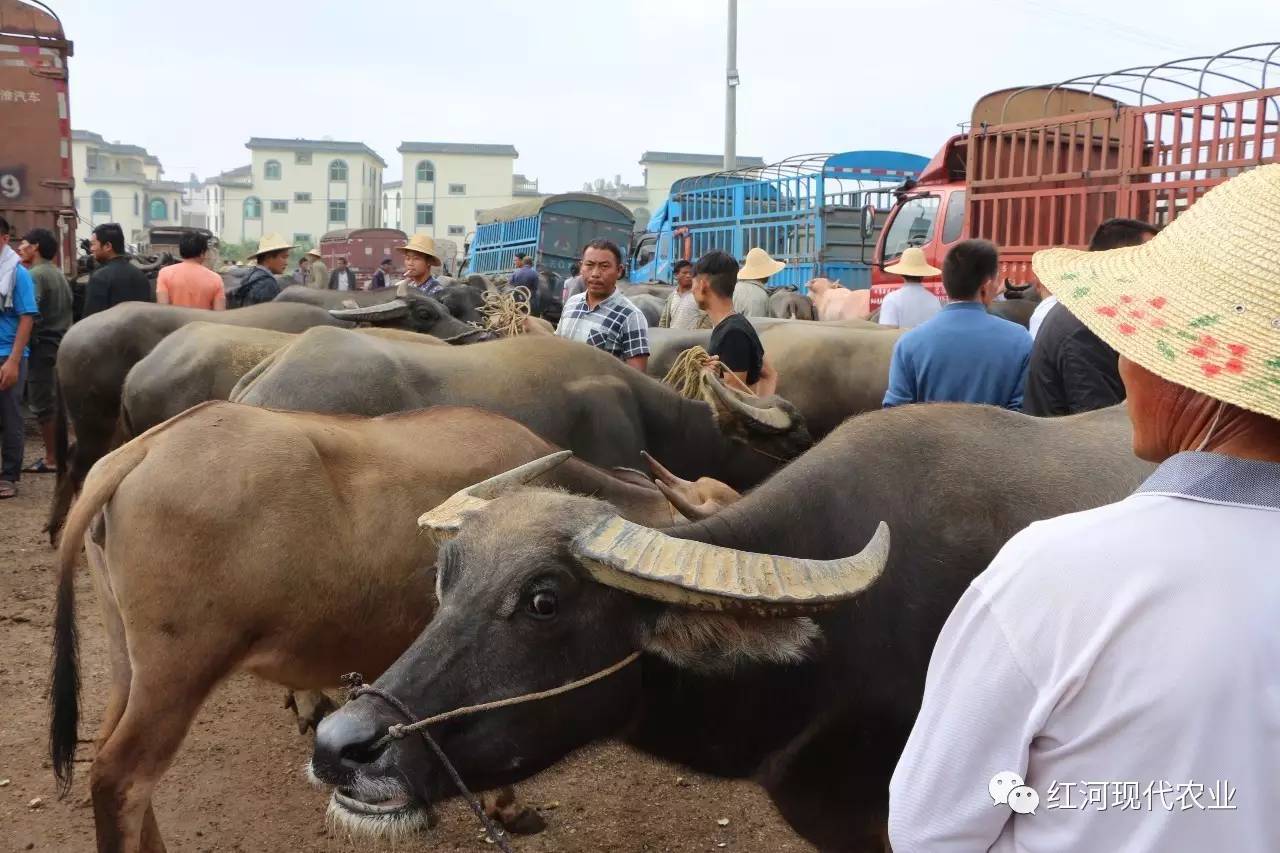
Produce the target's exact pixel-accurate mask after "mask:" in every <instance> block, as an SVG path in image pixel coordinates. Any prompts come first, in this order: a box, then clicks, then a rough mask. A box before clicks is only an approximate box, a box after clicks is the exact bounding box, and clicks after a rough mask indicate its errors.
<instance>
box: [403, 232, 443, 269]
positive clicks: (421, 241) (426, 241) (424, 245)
mask: <svg viewBox="0 0 1280 853" xmlns="http://www.w3.org/2000/svg"><path fill="white" fill-rule="evenodd" d="M396 248H397V249H399V250H400V251H402V252H417V253H418V254H420V255H426V256H427V257H428V258H430V259H431V261H432V264H431V265H432V266H436V267H438V266H440V265H441V261H440V255H439V253H438V252H437V251H436V241H435V240H432V239H431V238H430V237H429V236H427V235H426V234H414V235H413V236H412V237H410V238H409V242H407V243H405V244H404V245H403V246H396Z"/></svg>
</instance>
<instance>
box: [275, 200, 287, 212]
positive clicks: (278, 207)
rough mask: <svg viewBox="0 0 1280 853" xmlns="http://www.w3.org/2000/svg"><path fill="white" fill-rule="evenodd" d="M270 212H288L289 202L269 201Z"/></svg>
mask: <svg viewBox="0 0 1280 853" xmlns="http://www.w3.org/2000/svg"><path fill="white" fill-rule="evenodd" d="M271 212H272V213H288V212H289V202H287V201H273V202H271Z"/></svg>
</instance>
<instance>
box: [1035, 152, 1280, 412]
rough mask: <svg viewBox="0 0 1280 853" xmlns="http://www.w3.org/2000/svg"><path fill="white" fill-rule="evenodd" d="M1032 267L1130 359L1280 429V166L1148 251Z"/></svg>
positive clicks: (1219, 199) (1210, 204)
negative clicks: (1272, 422) (1264, 417)
mask: <svg viewBox="0 0 1280 853" xmlns="http://www.w3.org/2000/svg"><path fill="white" fill-rule="evenodd" d="M1032 267H1033V269H1034V270H1035V273H1036V275H1037V276H1038V277H1039V278H1040V281H1041V282H1043V283H1044V284H1045V286H1047V287H1048V288H1049V289H1050V290H1052V291H1053V293H1054V294H1055V295H1056V296H1057V297H1058V299H1059V301H1061V302H1062V304H1063V305H1065V306H1066V307H1067V309H1068V310H1070V311H1071V313H1073V314H1075V315H1076V316H1077V317H1079V318H1080V320H1081V322H1083V323H1084V324H1085V325H1086V326H1088V327H1089V328H1090V329H1091V330H1093V332H1094V333H1095V334H1097V335H1098V337H1100V338H1102V340H1104V341H1106V342H1107V343H1108V344H1110V345H1111V346H1112V347H1113V348H1114V349H1115V350H1116V351H1117V352H1119V353H1120V354H1121V355H1123V356H1124V357H1125V358H1127V359H1129V360H1130V361H1133V362H1136V363H1137V364H1140V365H1142V366H1143V367H1145V368H1146V369H1147V370H1149V371H1151V372H1152V373H1155V374H1156V375H1158V376H1161V377H1164V378H1165V379H1168V380H1169V381H1170V382H1175V383H1177V384H1179V385H1182V386H1185V387H1187V388H1191V389H1192V390H1195V391H1199V392H1201V393H1203V394H1207V395H1209V396H1210V397H1213V398H1214V399H1217V400H1223V401H1225V402H1227V403H1230V404H1232V405H1235V406H1239V407H1241V408H1243V409H1248V410H1250V411H1253V412H1258V413H1259V414H1263V415H1267V416H1269V417H1272V418H1277V419H1280V164H1274V165H1269V166H1259V167H1257V168H1255V169H1252V170H1250V171H1248V172H1245V173H1244V174H1242V175H1239V176H1238V177H1235V178H1232V179H1231V180H1229V181H1227V182H1226V183H1223V184H1221V185H1219V186H1218V187H1215V188H1214V189H1213V190H1211V191H1210V192H1208V193H1207V194H1205V196H1204V197H1203V198H1202V199H1200V201H1198V202H1196V203H1195V204H1194V205H1193V206H1192V207H1191V208H1189V209H1188V210H1187V211H1186V212H1185V213H1183V214H1181V215H1179V216H1178V217H1177V218H1176V219H1175V220H1174V221H1173V222H1172V223H1170V224H1169V226H1168V227H1166V228H1165V229H1164V230H1162V231H1161V232H1160V233H1159V234H1157V235H1156V236H1155V237H1154V238H1152V239H1151V240H1150V241H1149V242H1147V243H1145V244H1144V245H1141V246H1130V247H1127V248H1122V249H1112V250H1111V251H1107V252H1082V251H1078V250H1075V249H1047V250H1045V251H1043V252H1037V253H1036V254H1035V256H1034V258H1033V259H1032Z"/></svg>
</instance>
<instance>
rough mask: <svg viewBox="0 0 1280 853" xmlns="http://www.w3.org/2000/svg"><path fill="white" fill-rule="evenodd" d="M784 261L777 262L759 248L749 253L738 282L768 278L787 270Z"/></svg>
mask: <svg viewBox="0 0 1280 853" xmlns="http://www.w3.org/2000/svg"><path fill="white" fill-rule="evenodd" d="M786 266H787V265H786V263H785V262H784V261H775V260H774V259H773V258H771V257H769V253H768V252H766V251H765V250H764V249H761V248H759V247H757V248H754V249H752V250H751V251H750V252H747V259H746V261H744V262H743V264H742V269H740V270H738V281H742V280H744V279H747V280H753V279H758V278H768V277H769V276H771V275H773V274H774V273H777V272H782V270H783V269H785V268H786Z"/></svg>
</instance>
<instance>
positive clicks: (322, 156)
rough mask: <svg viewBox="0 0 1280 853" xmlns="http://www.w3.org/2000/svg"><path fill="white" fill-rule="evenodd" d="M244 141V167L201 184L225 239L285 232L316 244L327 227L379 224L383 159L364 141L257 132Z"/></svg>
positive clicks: (212, 218) (298, 240) (211, 217)
mask: <svg viewBox="0 0 1280 853" xmlns="http://www.w3.org/2000/svg"><path fill="white" fill-rule="evenodd" d="M245 147H246V148H248V149H249V152H250V154H251V157H252V162H251V163H250V164H249V165H248V166H242V167H240V168H239V169H232V170H231V171H229V172H223V173H222V174H221V175H219V176H218V177H216V178H212V179H210V180H209V181H206V182H205V188H206V194H207V196H208V207H209V221H210V223H211V224H210V228H211V229H212V230H213V231H215V233H217V234H218V236H219V237H221V238H222V240H223V242H227V243H241V242H246V241H248V242H252V241H255V240H258V239H259V238H261V237H262V235H264V234H282V235H284V237H286V238H288V239H291V240H293V241H294V242H295V243H299V244H303V243H305V244H310V245H315V244H318V243H319V242H320V238H321V237H323V236H324V234H325V233H326V232H328V231H336V230H338V229H342V228H377V227H378V226H380V225H381V224H382V209H381V205H380V204H379V199H380V198H381V195H382V172H383V170H384V169H385V168H386V166H387V164H386V161H384V160H383V159H382V158H381V157H379V156H378V153H377V152H376V151H374V150H373V149H372V148H370V147H369V146H367V145H365V144H364V143H363V142H335V141H333V140H328V139H323V140H322V139H262V138H259V137H254V138H252V139H250V140H249V141H248V142H247V143H246V144H245ZM215 225H216V226H217V227H214V226H215Z"/></svg>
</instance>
